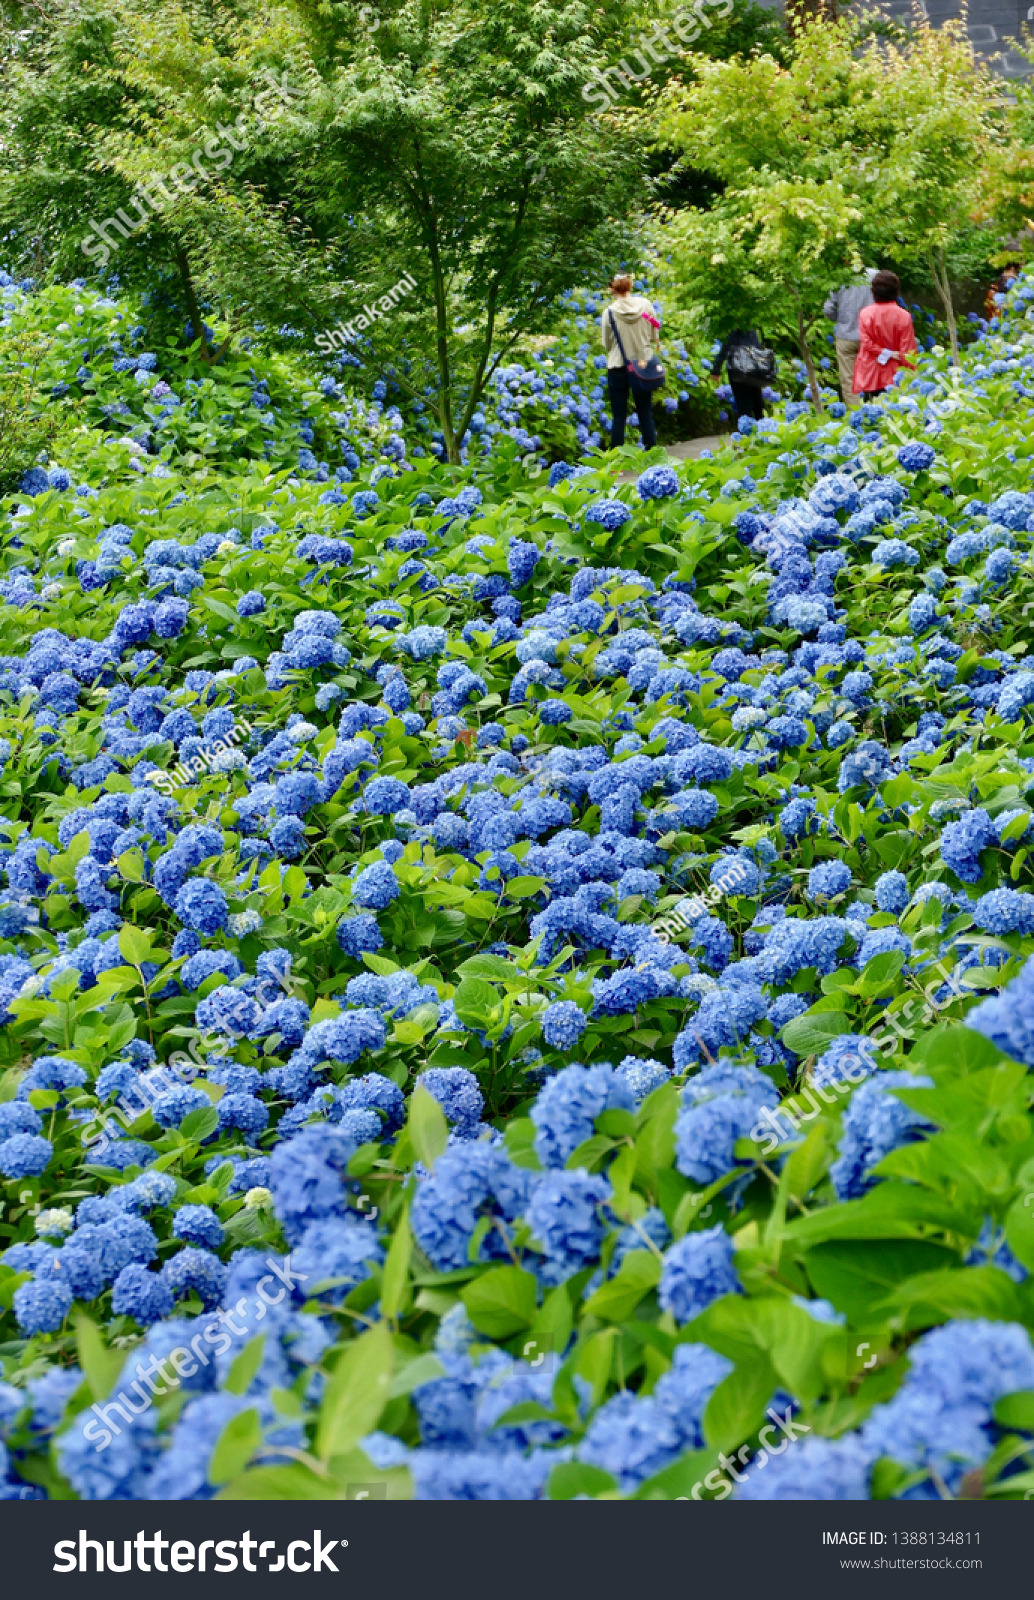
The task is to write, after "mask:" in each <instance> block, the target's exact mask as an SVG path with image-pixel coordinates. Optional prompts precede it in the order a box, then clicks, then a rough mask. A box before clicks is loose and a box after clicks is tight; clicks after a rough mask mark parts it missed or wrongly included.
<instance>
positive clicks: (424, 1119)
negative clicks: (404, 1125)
mask: <svg viewBox="0 0 1034 1600" xmlns="http://www.w3.org/2000/svg"><path fill="white" fill-rule="evenodd" d="M408 1128H409V1137H410V1140H411V1141H412V1145H413V1153H414V1155H415V1156H416V1158H417V1160H418V1161H422V1162H423V1164H424V1166H425V1167H427V1168H428V1169H429V1170H430V1171H432V1172H433V1171H434V1164H435V1162H436V1161H437V1160H438V1157H439V1156H440V1155H441V1153H442V1151H443V1150H444V1149H445V1146H446V1144H447V1143H448V1141H449V1124H448V1122H446V1120H445V1112H444V1111H443V1110H442V1108H441V1106H440V1105H439V1104H438V1102H437V1100H436V1099H435V1098H434V1095H433V1094H431V1092H430V1090H428V1089H425V1088H424V1085H423V1084H422V1083H418V1084H417V1086H416V1088H415V1089H414V1090H413V1098H412V1099H411V1100H410V1102H409V1124H408Z"/></svg>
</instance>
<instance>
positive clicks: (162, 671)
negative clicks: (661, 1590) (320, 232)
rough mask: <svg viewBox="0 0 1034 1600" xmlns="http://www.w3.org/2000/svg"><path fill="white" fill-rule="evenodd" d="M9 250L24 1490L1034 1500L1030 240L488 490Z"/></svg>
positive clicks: (103, 1494) (7, 1440)
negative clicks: (809, 398)
mask: <svg viewBox="0 0 1034 1600" xmlns="http://www.w3.org/2000/svg"><path fill="white" fill-rule="evenodd" d="M4 302H5V305H6V308H7V310H6V315H7V317H8V319H9V320H11V321H13V322H16V321H18V319H20V318H26V319H29V320H33V319H35V321H36V322H37V323H39V324H41V325H43V324H46V322H47V319H48V318H49V319H50V322H51V323H52V324H53V328H52V332H53V340H54V342H53V348H52V352H51V356H50V358H49V359H50V360H51V361H52V362H53V363H54V364H55V366H54V370H55V376H54V386H55V389H56V390H60V391H61V392H60V393H58V394H57V396H56V399H55V404H57V405H59V406H61V407H62V408H64V412H66V413H67V414H68V419H75V418H77V419H79V420H78V421H76V422H75V423H74V425H73V423H72V421H71V420H67V419H66V426H65V430H64V432H63V434H62V444H61V449H60V459H59V460H57V461H56V462H55V461H50V462H46V463H40V464H39V465H38V466H36V467H34V468H32V469H31V470H30V471H29V472H28V473H27V474H26V476H25V478H24V480H23V482H22V485H21V487H20V489H19V490H18V491H17V492H16V493H14V494H13V495H11V496H9V497H8V498H7V500H5V501H4V502H3V530H4V540H3V576H2V578H0V598H2V602H3V606H2V611H0V621H2V626H3V630H4V635H3V654H2V655H0V768H2V771H0V791H2V815H0V869H2V879H3V886H2V892H0V1052H2V1063H0V1065H2V1067H3V1077H2V1080H0V1183H2V1187H3V1193H2V1202H3V1209H2V1212H0V1246H2V1254H0V1310H2V1313H3V1324H4V1325H3V1337H2V1350H0V1356H2V1359H3V1380H2V1382H0V1440H2V1447H0V1471H2V1488H0V1493H2V1494H3V1495H5V1496H6V1497H8V1498H18V1497H33V1496H36V1497H39V1496H56V1497H69V1496H79V1497H81V1498H83V1499H111V1498H117V1499H141V1500H146V1499H164V1498H207V1497H212V1496H215V1495H217V1494H218V1495H223V1496H227V1497H230V1498H259V1499H263V1498H276V1497H280V1496H284V1497H291V1498H305V1497H311V1498H314V1499H327V1498H338V1497H342V1496H344V1495H345V1494H346V1493H347V1489H348V1485H349V1484H353V1485H354V1484H356V1483H363V1484H366V1485H370V1484H380V1483H382V1484H383V1485H384V1486H385V1490H384V1492H385V1493H387V1494H388V1495H390V1496H392V1497H404V1496H407V1495H416V1496H418V1497H422V1498H430V1499H493V1498H518V1499H521V1498H540V1497H550V1498H558V1499H564V1498H573V1497H575V1496H578V1495H588V1496H604V1497H607V1496H609V1497H627V1496H634V1497H639V1498H661V1499H663V1498H674V1497H682V1496H689V1497H691V1498H696V1499H700V1498H704V1499H713V1498H718V1499H723V1498H726V1497H728V1496H729V1495H734V1496H736V1497H739V1498H752V1497H753V1498H777V1499H778V1498H843V1499H850V1498H866V1497H874V1498H886V1497H891V1496H908V1497H912V1498H938V1497H941V1496H942V1495H945V1494H958V1493H964V1494H967V1495H1001V1496H1007V1497H1008V1496H1013V1497H1021V1496H1022V1495H1023V1493H1024V1492H1025V1489H1026V1484H1027V1482H1028V1474H1029V1470H1030V1453H1031V1451H1032V1450H1034V1349H1032V1346H1031V1342H1030V1337H1029V1332H1028V1330H1029V1329H1031V1328H1032V1327H1034V1298H1032V1290H1031V1287H1030V1285H1031V1279H1030V1278H1029V1277H1028V1273H1029V1272H1031V1271H1034V1213H1032V1209H1031V1207H1030V1205H1029V1203H1028V1202H1029V1200H1030V1196H1031V1192H1032V1191H1034V1181H1032V1180H1034V1124H1032V1120H1031V1116H1030V1110H1029V1104H1030V1091H1029V1090H1028V1087H1027V1084H1028V1069H1029V1068H1030V1067H1032V1066H1034V964H1032V963H1031V962H1030V960H1029V958H1030V956H1031V955H1032V954H1034V891H1032V889H1031V866H1030V839H1031V836H1032V826H1034V807H1032V806H1031V805H1030V804H1029V803H1028V801H1027V798H1026V797H1027V795H1028V793H1030V792H1031V789H1032V786H1034V733H1032V731H1031V727H1030V718H1031V715H1032V710H1031V708H1032V707H1034V671H1032V670H1029V669H1028V668H1027V667H1025V665H1024V663H1025V658H1026V651H1027V637H1028V633H1029V630H1028V627H1027V623H1026V616H1027V613H1028V612H1029V610H1030V608H1031V606H1032V605H1034V568H1032V565H1031V558H1030V550H1031V541H1030V534H1031V531H1032V530H1034V492H1032V490H1031V467H1032V449H1034V446H1032V445H1031V443H1030V442H1029V438H1028V435H1029V434H1030V428H1029V426H1026V424H1028V423H1029V421H1030V417H1031V409H1030V405H1029V402H1030V401H1031V399H1034V325H1032V324H1034V309H1031V310H1030V311H1028V306H1029V305H1032V303H1034V286H1031V285H1029V284H1027V283H1026V281H1025V280H1021V282H1020V285H1019V287H1018V288H1017V289H1016V290H1015V291H1014V292H1013V294H1012V296H1011V297H1010V300H1009V303H1008V304H1007V305H1006V306H1005V307H1004V308H1003V312H1002V316H1001V318H1000V319H996V321H995V322H994V323H992V324H991V325H990V326H983V327H978V328H977V330H976V334H977V336H976V338H975V340H974V343H973V344H972V346H971V347H969V349H968V350H967V353H966V357H965V365H964V367H963V368H962V369H961V370H960V371H958V372H956V373H954V374H952V375H951V377H950V379H946V377H945V374H944V370H943V361H942V359H941V358H940V357H939V356H938V355H937V354H936V353H933V354H931V355H929V356H928V357H924V359H923V363H922V365H921V367H920V370H919V372H918V374H917V376H916V377H915V378H914V379H910V380H908V381H907V382H906V383H905V385H904V386H903V387H898V388H895V389H893V390H892V391H891V392H890V394H889V395H888V396H887V397H886V399H885V400H884V401H883V402H882V403H881V404H880V405H878V406H876V405H864V406H862V407H860V408H859V409H857V410H855V411H852V412H851V413H849V414H848V415H846V416H844V415H839V416H837V415H831V416H829V417H827V418H822V419H816V418H815V417H814V415H812V414H811V413H810V412H806V411H805V410H804V409H803V408H802V407H801V406H800V405H798V404H796V403H792V402H791V403H789V404H787V405H786V406H785V407H784V408H783V409H782V411H781V412H780V414H779V415H778V416H774V417H771V418H769V419H766V420H765V421H763V422H761V423H760V424H759V425H758V426H757V427H756V428H755V429H753V430H752V431H749V432H743V433H739V434H737V436H736V437H735V439H734V441H733V442H732V444H731V445H730V446H729V447H728V448H727V449H725V450H723V451H721V452H720V453H718V454H716V455H714V456H713V457H709V458H705V459H703V460H701V461H699V462H693V463H689V464H684V465H679V466H678V467H677V468H673V467H671V466H670V465H669V464H668V463H666V462H663V461H660V460H659V459H658V460H656V461H652V462H650V463H649V464H648V465H647V466H646V469H645V470H644V471H643V472H642V473H641V475H640V476H639V478H638V481H637V482H636V483H629V482H627V481H624V480H623V479H622V478H621V476H620V474H619V465H620V463H619V462H614V461H608V460H607V459H606V458H600V457H594V456H591V455H590V456H588V457H586V459H584V460H582V461H581V462H578V463H559V464H557V465H555V466H554V467H553V468H552V470H551V471H550V472H549V473H548V475H547V474H545V473H543V474H542V475H541V476H539V477H537V478H536V477H531V478H528V477H527V476H523V477H522V478H521V480H520V487H519V488H518V489H516V490H515V491H513V492H511V489H509V488H507V483H508V482H509V481H510V479H509V478H508V477H507V474H511V476H512V472H513V462H512V451H513V441H512V440H510V441H509V442H508V443H506V444H500V442H499V441H498V440H496V442H495V444H494V445H490V448H489V450H488V451H487V452H486V453H485V455H484V457H483V459H482V460H481V463H480V465H472V466H470V467H469V468H467V469H459V470H456V471H452V472H449V473H446V472H444V471H443V470H442V469H441V468H440V467H439V466H438V465H437V464H436V463H435V462H434V461H433V459H432V457H431V456H430V455H428V456H425V457H423V458H420V457H416V456H415V453H414V455H413V456H412V457H411V458H409V459H407V456H406V451H405V449H403V450H401V451H399V450H398V449H396V448H395V447H392V448H390V449H389V450H387V451H385V449H384V448H383V446H384V443H385V442H386V441H387V435H388V434H389V433H390V435H391V437H396V438H399V439H400V440H403V442H404V436H403V433H402V432H401V431H399V432H397V433H396V432H392V430H391V429H390V428H388V429H382V425H381V422H379V421H376V419H375V424H376V425H375V426H374V428H373V430H372V431H371V429H370V427H369V419H368V418H364V419H363V420H362V423H361V425H360V426H359V428H358V431H357V432H356V435H355V439H354V441H353V443H354V444H355V445H356V446H362V453H360V450H359V449H358V448H353V443H345V445H344V446H343V447H342V445H341V442H340V441H337V444H336V448H338V449H339V450H340V451H341V453H343V454H345V455H346V457H347V455H349V454H350V455H351V457H352V464H349V463H348V461H347V459H346V461H345V462H344V463H343V465H342V467H341V469H340V470H339V471H338V472H337V473H336V475H335V481H334V487H333V488H329V489H328V488H327V482H328V478H329V473H328V472H327V471H325V470H324V468H323V467H321V465H320V463H319V461H318V460H317V459H316V456H315V455H314V454H313V452H312V451H311V450H310V449H309V444H307V443H302V444H300V445H299V443H298V439H297V437H296V436H295V437H294V438H292V437H291V435H290V427H289V424H291V425H293V426H294V428H295V429H297V428H298V426H299V425H300V424H299V421H298V417H297V416H295V417H294V418H293V419H291V418H289V417H287V416H286V415H285V413H284V410H283V408H281V410H280V413H279V414H278V416H277V417H276V418H274V424H275V426H274V430H273V435H274V437H275V444H274V448H272V449H271V450H269V451H265V450H263V449H262V448H259V449H258V450H257V451H256V450H253V449H251V447H250V446H249V445H248V440H247V437H246V434H247V428H248V427H250V426H251V425H252V420H251V419H250V414H249V419H248V422H247V425H245V423H244V422H242V421H240V420H239V418H238V417H237V416H236V414H235V413H234V412H233V411H232V410H231V411H229V412H227V411H226V410H225V409H224V410H223V411H221V412H218V413H217V411H216V410H213V409H210V410H207V411H206V410H205V407H206V406H209V403H210V402H211V406H212V407H216V406H217V405H218V404H219V403H220V402H218V401H217V400H216V399H215V398H214V397H213V395H212V394H210V393H209V392H208V391H206V390H198V391H197V393H196V396H195V399H194V400H190V401H187V399H186V397H185V396H184V397H183V398H182V399H181V400H180V401H179V402H178V403H173V401H172V400H170V395H173V396H175V395H177V394H178V393H179V391H180V390H181V389H182V390H184V391H186V393H187V394H189V393H190V391H189V389H188V388H187V382H188V381H189V380H183V381H181V378H182V373H181V372H178V371H177V370H176V369H175V366H174V364H173V361H172V358H171V356H170V357H169V358H168V359H167V360H165V358H162V360H165V366H166V369H167V372H168V376H167V377H163V376H162V375H161V372H162V360H159V358H158V356H157V354H155V353H148V352H143V353H141V354H140V355H138V356H135V357H132V358H130V356H129V355H127V354H126V353H125V352H126V350H127V348H128V347H129V346H131V345H132V343H133V341H132V339H131V338H130V337H129V335H128V334H121V333H120V331H119V330H120V328H121V325H122V320H123V315H124V313H123V311H122V310H120V309H119V307H118V306H116V305H114V304H113V303H111V302H106V301H102V300H98V299H97V298H96V297H95V296H92V295H91V294H89V293H87V292H86V291H79V290H76V289H75V288H74V287H73V288H71V289H60V290H57V289H52V290H48V291H46V292H45V293H43V294H40V295H35V294H33V293H30V292H29V291H27V290H25V289H20V288H18V287H17V286H15V285H12V284H10V283H7V284H5V285H4ZM145 357H147V359H145ZM255 359H256V361H257V362H258V360H259V358H258V357H257V356H256V358H255ZM62 362H63V363H64V366H63V367H62V365H61V363H62ZM73 363H76V364H78V366H81V367H83V368H85V369H86V370H87V379H83V378H82V374H81V372H79V371H78V366H74V365H73ZM62 372H63V373H64V376H61V375H60V374H61V373H62ZM276 376H277V375H276V373H275V372H272V371H271V372H270V373H268V374H266V375H265V377H264V376H263V370H262V367H261V364H259V365H256V367H255V370H254V372H253V373H252V375H251V379H250V380H249V381H251V382H252V383H253V384H254V387H255V390H256V391H262V392H267V393H268V388H267V387H266V385H268V384H270V383H274V380H275V379H276ZM170 380H171V381H170ZM204 381H205V382H206V383H208V384H210V385H212V387H213V390H214V388H215V385H214V381H213V380H212V379H210V378H209V379H206V380H204ZM75 383H79V385H80V390H81V393H80V394H79V397H78V398H76V397H75V391H74V389H73V385H74V384H75ZM62 385H65V386H67V387H65V388H62ZM144 394H146V396H147V399H146V402H141V398H140V397H141V395H144ZM324 398H325V397H324ZM222 403H223V404H224V406H225V402H222ZM170 406H171V410H170V409H169V407H170ZM120 408H122V409H120ZM252 409H253V410H254V409H255V408H254V407H252ZM158 413H161V415H158ZM314 414H315V413H314ZM141 415H143V416H145V417H148V418H150V419H151V421H152V422H153V423H154V426H153V427H148V428H147V429H146V434H147V437H146V438H144V437H143V436H142V435H141V436H140V437H138V438H134V437H133V436H132V435H128V434H127V433H126V431H125V427H124V425H123V424H124V422H125V419H126V418H127V417H130V416H131V417H133V418H139V417H140V416H141ZM321 416H322V413H321ZM170 418H171V419H172V420H171V421H168V419H170ZM163 420H165V421H168V426H164V427H159V426H158V424H159V422H161V421H163ZM322 425H323V424H322V422H321V426H322ZM259 426H260V427H261V426H262V424H261V423H260V424H259ZM304 426H309V424H308V423H305V424H304ZM242 428H243V429H244V435H242V434H241V432H240V430H241V429H242ZM311 431H312V432H313V436H314V440H315V441H316V442H317V444H318V442H319V437H329V435H324V436H317V433H316V430H315V428H312V429H311ZM360 435H361V436H360ZM209 440H212V441H213V443H212V449H213V450H217V451H218V460H219V467H220V470H219V471H214V470H212V469H211V468H210V466H207V465H206V464H205V451H206V449H208V448H209V446H208V443H207V441H209ZM311 442H313V441H310V443H311ZM328 448H329V446H328ZM508 450H509V451H510V455H509V457H507V456H506V452H507V451H508ZM267 457H268V459H266V458H267ZM659 457H660V452H658V458H659ZM500 461H502V467H501V468H500V470H498V471H497V470H496V468H497V466H499V463H500ZM558 468H561V469H562V470H558ZM1005 557H1008V560H1005Z"/></svg>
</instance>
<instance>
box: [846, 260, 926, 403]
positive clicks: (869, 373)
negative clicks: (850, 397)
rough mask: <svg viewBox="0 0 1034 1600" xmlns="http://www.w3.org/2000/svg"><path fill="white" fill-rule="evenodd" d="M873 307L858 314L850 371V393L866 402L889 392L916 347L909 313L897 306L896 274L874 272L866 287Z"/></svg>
mask: <svg viewBox="0 0 1034 1600" xmlns="http://www.w3.org/2000/svg"><path fill="white" fill-rule="evenodd" d="M869 287H870V289H871V290H872V297H873V300H874V301H875V304H874V305H871V306H865V307H863V309H862V310H861V311H860V312H859V314H858V332H859V337H860V344H859V348H858V359H857V360H856V361H855V367H854V393H855V394H860V395H862V396H863V397H864V398H865V399H866V400H869V399H872V398H873V396H874V395H878V394H881V393H882V392H883V390H884V389H889V388H890V386H891V384H892V383H893V382H894V378H895V376H896V375H897V373H898V372H899V370H900V369H901V368H902V367H903V366H904V367H911V366H914V365H915V363H914V362H912V361H909V360H908V356H909V354H910V353H911V352H912V351H913V350H914V349H915V347H916V334H915V329H914V328H913V326H912V318H911V316H910V315H909V313H908V312H907V311H906V310H905V309H904V308H903V307H902V306H899V305H898V304H897V299H898V295H899V294H900V293H901V281H900V279H899V278H898V275H897V273H896V272H877V273H876V275H875V277H874V278H873V280H872V282H871V284H870V285H869Z"/></svg>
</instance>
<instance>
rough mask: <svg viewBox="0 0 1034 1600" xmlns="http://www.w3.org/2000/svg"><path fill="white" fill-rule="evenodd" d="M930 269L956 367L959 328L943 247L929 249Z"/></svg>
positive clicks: (957, 361)
mask: <svg viewBox="0 0 1034 1600" xmlns="http://www.w3.org/2000/svg"><path fill="white" fill-rule="evenodd" d="M930 271H931V272H932V274H933V281H934V284H935V285H936V288H937V293H938V294H939V295H940V297H941V304H942V305H943V306H944V314H945V316H946V317H947V319H948V341H949V343H950V344H951V360H952V365H953V366H955V367H957V366H958V364H959V330H958V325H957V324H956V321H955V307H954V305H953V303H952V298H951V282H950V280H949V278H948V263H947V262H946V260H945V259H944V251H943V249H941V248H939V247H938V248H937V249H934V250H931V251H930Z"/></svg>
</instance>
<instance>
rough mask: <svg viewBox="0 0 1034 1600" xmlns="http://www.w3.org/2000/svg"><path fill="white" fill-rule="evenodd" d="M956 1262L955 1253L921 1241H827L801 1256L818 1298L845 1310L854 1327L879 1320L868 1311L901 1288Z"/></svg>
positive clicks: (864, 1325) (839, 1309) (840, 1309)
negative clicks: (922, 1274) (923, 1275)
mask: <svg viewBox="0 0 1034 1600" xmlns="http://www.w3.org/2000/svg"><path fill="white" fill-rule="evenodd" d="M957 1261H958V1257H957V1256H956V1255H955V1253H954V1251H952V1250H948V1249H946V1248H945V1247H944V1246H943V1245H939V1244H933V1243H931V1242H930V1241H928V1240H925V1239H866V1240H860V1239H856V1240H852V1241H851V1242H850V1243H842V1242H841V1241H840V1240H831V1241H829V1242H828V1243H826V1244H819V1245H815V1247H814V1248H813V1249H811V1250H809V1251H808V1253H807V1255H806V1256H805V1258H804V1264H805V1267H806V1269H807V1272H808V1277H809V1278H810V1279H811V1281H812V1284H813V1286H814V1289H815V1292H816V1294H818V1295H821V1297H822V1299H823V1300H828V1301H829V1302H830V1303H831V1305H834V1306H835V1307H836V1309H837V1310H838V1311H842V1312H844V1314H845V1315H846V1316H847V1318H848V1320H849V1322H850V1323H851V1325H852V1327H866V1326H872V1324H873V1323H874V1322H878V1321H879V1320H880V1319H879V1317H877V1316H874V1315H873V1312H872V1307H873V1306H875V1305H876V1304H877V1303H878V1302H879V1301H881V1300H883V1299H885V1297H886V1296H887V1295H888V1294H890V1293H891V1292H892V1291H893V1290H894V1289H896V1288H897V1287H898V1286H899V1284H902V1283H904V1282H906V1280H907V1279H909V1278H914V1277H915V1276H917V1275H918V1274H920V1273H926V1272H936V1271H937V1270H939V1269H941V1268H945V1267H949V1266H951V1265H952V1263H956V1262H957Z"/></svg>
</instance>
